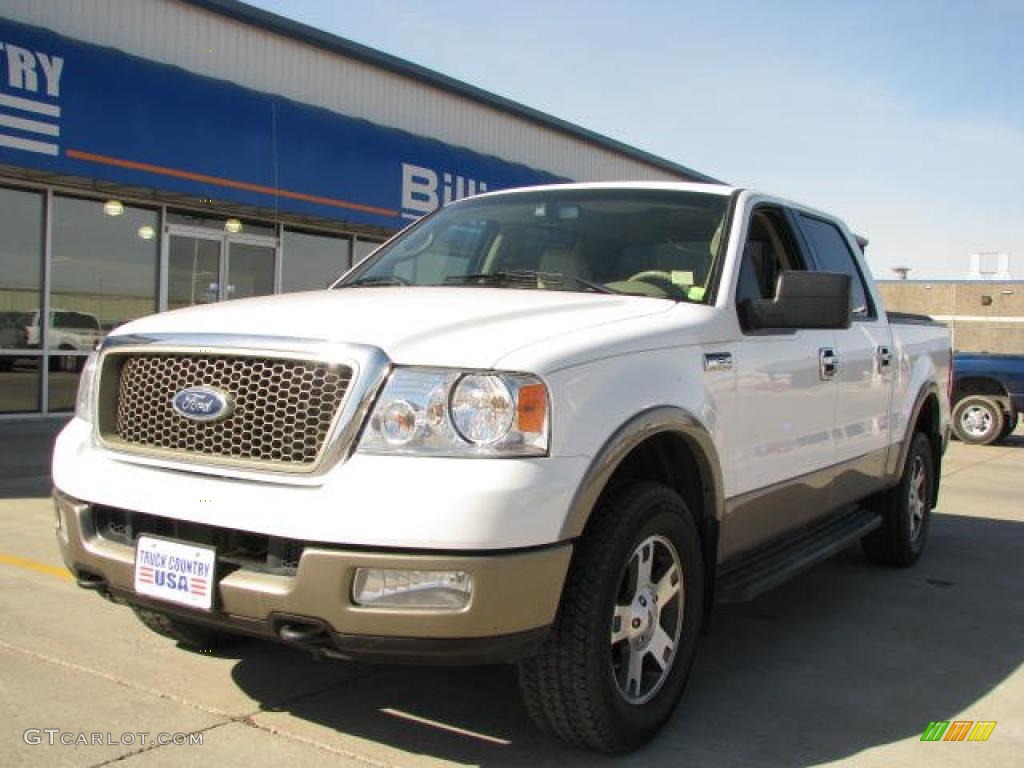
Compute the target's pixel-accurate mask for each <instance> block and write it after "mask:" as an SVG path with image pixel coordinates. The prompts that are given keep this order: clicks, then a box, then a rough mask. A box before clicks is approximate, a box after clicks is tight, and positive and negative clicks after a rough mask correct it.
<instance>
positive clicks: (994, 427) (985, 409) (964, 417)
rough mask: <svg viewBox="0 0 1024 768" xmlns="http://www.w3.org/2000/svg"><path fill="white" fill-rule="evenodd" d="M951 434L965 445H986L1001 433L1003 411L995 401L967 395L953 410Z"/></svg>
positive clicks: (996, 438)
mask: <svg viewBox="0 0 1024 768" xmlns="http://www.w3.org/2000/svg"><path fill="white" fill-rule="evenodd" d="M952 421H953V432H954V433H955V434H956V436H957V437H958V438H959V439H960V440H961V441H962V442H965V443H973V444H975V445H988V444H990V443H994V442H995V441H996V440H998V439H999V437H1000V435H1001V434H1002V431H1003V409H1002V407H1001V406H1000V405H999V403H997V402H996V401H995V400H993V399H992V398H990V397H983V396H981V395H969V396H967V397H965V398H964V399H962V400H960V401H959V402H958V403H957V404H956V406H955V407H954V408H953V419H952Z"/></svg>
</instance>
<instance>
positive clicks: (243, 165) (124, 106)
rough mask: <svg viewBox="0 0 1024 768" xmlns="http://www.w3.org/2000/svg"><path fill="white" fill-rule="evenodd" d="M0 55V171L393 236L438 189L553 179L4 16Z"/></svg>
mask: <svg viewBox="0 0 1024 768" xmlns="http://www.w3.org/2000/svg"><path fill="white" fill-rule="evenodd" d="M0 44H2V46H3V47H2V48H0V163H5V164H10V165H15V166H21V167H26V168H36V169H42V170H46V171H54V172H58V173H62V174H69V175H75V176H84V177H87V178H93V179H102V180H106V181H112V182H119V183H124V184H130V185H133V186H144V187H150V188H154V189H159V190H167V191H173V192H181V193H185V194H188V195H193V196H196V197H199V198H213V199H219V200H229V201H233V202H238V203H244V204H248V205H256V206H260V207H264V208H274V207H275V206H276V207H277V208H278V209H279V210H281V211H282V212H292V213H297V214H307V215H313V216H320V217H325V218H330V219H337V220H343V221H350V222H355V223H363V224H371V225H377V226H382V227H387V228H390V229H397V228H399V227H401V226H403V225H404V224H406V223H408V219H409V218H410V217H412V216H414V215H418V214H421V213H423V212H424V211H425V210H427V209H429V208H431V207H432V205H433V202H434V199H435V197H436V199H439V200H444V199H445V192H446V187H447V188H448V189H451V190H455V191H454V192H453V193H452V195H453V196H455V197H458V196H461V195H460V194H459V192H458V190H466V189H472V188H473V187H475V186H477V185H486V187H487V188H488V189H492V190H493V189H500V188H506V187H514V186H522V185H528V184H538V183H548V182H552V181H560V180H562V179H560V178H559V177H556V176H553V175H551V174H549V173H545V172H542V171H537V170H534V169H531V168H528V167H526V166H523V165H518V164H514V163H508V162H505V161H502V160H500V159H498V158H496V157H490V156H486V155H481V154H479V153H476V152H472V151H470V150H467V149H463V148H460V147H454V146H450V145H448V144H444V143H442V142H440V141H435V140H433V139H425V138H422V137H418V136H414V135H412V134H409V133H406V132H403V131H399V130H395V129H392V128H384V127H381V126H378V125H375V124H373V123H370V122H367V121H365V120H358V119H354V118H350V117H345V116H343V115H339V114H337V113H334V112H330V111H328V110H325V109H319V108H315V107H309V106H306V105H303V104H298V103H296V102H294V101H290V100H288V99H284V98H281V97H277V96H271V95H268V94H264V93H259V92H256V91H252V90H249V89H246V88H242V87H240V86H237V85H232V84H230V83H226V82H223V81H219V80H213V79H210V78H207V77H201V76H198V75H194V74H192V73H190V72H187V71H185V70H184V69H180V68H177V67H170V66H166V65H162V64H156V63H154V62H151V61H147V60H145V59H140V58H137V57H134V56H129V55H127V54H124V53H121V52H119V51H116V50H113V49H109V48H102V47H99V46H95V45H88V44H85V43H81V42H78V41H75V40H71V39H69V38H66V37H62V36H60V35H56V34H54V33H52V32H49V31H47V30H44V29H39V28H36V27H28V26H24V25H21V24H16V23H13V22H10V21H7V20H2V19H0ZM55 134H56V135H55ZM275 164H276V168H275ZM445 174H449V176H448V177H447V179H448V182H447V183H446V176H445ZM403 179H404V180H405V183H406V185H407V188H406V189H405V190H404V195H403ZM466 180H471V181H466ZM275 190H278V192H277V193H276V194H275ZM403 206H404V207H405V215H404V216H403Z"/></svg>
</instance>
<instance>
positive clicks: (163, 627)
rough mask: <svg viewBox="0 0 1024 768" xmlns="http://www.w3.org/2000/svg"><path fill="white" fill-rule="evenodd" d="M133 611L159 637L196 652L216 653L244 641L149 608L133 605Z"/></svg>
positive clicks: (234, 635) (236, 636)
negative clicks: (166, 638)
mask: <svg viewBox="0 0 1024 768" xmlns="http://www.w3.org/2000/svg"><path fill="white" fill-rule="evenodd" d="M132 610H133V611H135V615H136V616H138V617H139V621H141V622H142V623H143V624H145V625H146V627H148V628H149V629H151V630H153V631H154V632H156V633H157V634H158V635H163V636H164V637H169V638H170V639H171V640H174V641H176V642H178V643H180V644H181V645H183V646H185V647H186V648H190V649H191V650H194V651H215V650H217V649H219V648H226V647H228V646H230V645H234V644H235V643H237V642H238V641H240V640H241V639H242V636H241V635H236V634H233V633H231V632H223V631H221V630H218V629H212V628H209V627H204V626H201V625H199V624H193V623H192V622H190V621H183V620H182V619H176V618H172V617H170V616H168V615H167V614H165V613H160V612H159V611H152V610H150V609H149V608H141V607H139V606H137V605H133V606H132Z"/></svg>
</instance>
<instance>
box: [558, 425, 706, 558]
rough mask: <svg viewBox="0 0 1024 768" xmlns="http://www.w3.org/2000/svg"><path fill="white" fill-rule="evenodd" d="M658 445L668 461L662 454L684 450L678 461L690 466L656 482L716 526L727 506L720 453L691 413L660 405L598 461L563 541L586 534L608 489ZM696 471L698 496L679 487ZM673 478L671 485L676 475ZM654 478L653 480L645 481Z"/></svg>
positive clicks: (627, 428) (617, 435)
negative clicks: (678, 496)
mask: <svg viewBox="0 0 1024 768" xmlns="http://www.w3.org/2000/svg"><path fill="white" fill-rule="evenodd" d="M653 446H657V447H658V448H660V449H662V450H658V451H656V454H657V455H659V456H660V458H661V460H662V461H664V459H665V458H666V454H665V453H664V449H665V448H667V447H668V446H672V447H673V448H674V449H675V450H680V451H684V452H685V453H683V454H682V455H681V456H680V458H683V459H684V460H686V459H688V460H689V461H690V462H692V465H691V467H689V468H684V469H683V470H682V471H681V472H678V473H673V471H672V468H671V467H659V468H658V470H659V471H660V472H663V473H664V474H665V475H667V477H662V478H657V479H658V480H659V481H660V482H663V483H664V484H666V485H668V486H670V487H672V488H673V489H674V490H676V491H677V492H678V493H679V494H680V495H681V496H682V497H683V498H684V499H685V500H686V501H687V502H688V503H689V504H690V507H691V509H692V510H694V512H697V513H699V516H700V517H701V518H703V519H701V520H697V521H696V522H697V523H698V525H699V526H701V527H703V523H704V522H705V520H707V519H711V520H714V521H715V522H718V521H720V520H721V519H722V511H723V507H724V499H723V484H722V470H721V464H720V463H719V461H718V451H717V450H716V448H715V444H714V442H713V441H712V439H711V435H710V433H709V432H708V430H707V429H706V428H705V427H704V425H703V424H702V423H701V422H700V421H699V420H698V419H697V418H696V417H695V416H693V415H692V414H691V413H689V412H687V411H685V410H683V409H682V408H678V407H675V406H657V407H654V408H650V409H648V410H646V411H642V412H640V413H638V414H637V415H635V416H633V417H632V418H630V419H629V420H628V421H626V422H625V423H624V424H622V425H621V426H620V427H619V428H618V429H617V430H616V431H615V432H614V433H613V434H612V436H611V437H609V438H608V440H606V441H605V443H604V445H603V446H601V449H600V450H599V451H598V452H597V454H596V455H595V456H594V458H593V460H592V461H591V462H590V466H589V467H588V469H587V471H586V473H585V474H584V476H583V480H582V481H581V482H580V485H579V488H577V489H576V494H575V496H574V497H573V500H572V504H571V505H570V508H569V514H568V516H567V518H566V521H565V523H564V525H563V526H562V532H561V533H562V536H561V537H562V538H563V539H573V538H577V537H578V536H580V535H582V534H583V531H584V530H585V529H586V524H587V521H588V520H589V519H590V514H591V513H592V512H593V510H594V507H595V506H597V502H598V500H599V499H600V498H601V496H602V494H604V493H605V491H606V490H608V488H609V484H610V483H611V482H612V481H613V480H614V479H615V477H616V475H617V474H618V473H619V472H620V470H622V469H623V468H624V467H627V466H629V461H630V460H631V459H632V460H635V459H636V457H637V456H639V455H640V454H641V453H642V452H644V451H647V450H650V449H651V448H652V447H653ZM692 471H696V473H697V475H698V478H697V479H698V481H699V484H700V488H699V492H698V494H697V496H696V497H695V496H694V488H693V487H692V485H690V486H683V487H679V481H680V480H681V479H685V478H687V476H688V475H689V474H690V472H692ZM673 474H674V475H675V480H674V481H673V479H671V478H672V476H673ZM647 479H655V478H647Z"/></svg>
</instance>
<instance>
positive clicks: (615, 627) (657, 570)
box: [611, 536, 686, 705]
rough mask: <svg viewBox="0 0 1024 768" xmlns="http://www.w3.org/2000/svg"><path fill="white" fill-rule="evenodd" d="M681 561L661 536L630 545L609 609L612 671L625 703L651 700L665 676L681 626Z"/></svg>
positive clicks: (671, 660) (682, 604)
mask: <svg viewBox="0 0 1024 768" xmlns="http://www.w3.org/2000/svg"><path fill="white" fill-rule="evenodd" d="M685 599H686V596H685V594H684V590H683V569H682V562H681V561H680V559H679V554H678V553H677V552H676V549H675V547H674V546H673V545H672V542H670V541H669V540H668V539H666V538H665V537H664V536H649V537H647V538H646V539H644V540H643V541H642V542H640V544H639V545H638V546H637V548H636V549H635V550H633V554H632V556H631V557H630V559H629V562H628V563H627V565H626V568H625V570H624V571H623V573H622V576H621V578H620V580H619V590H618V595H617V598H616V601H615V607H614V609H613V611H612V626H611V657H612V675H613V677H614V678H615V684H616V685H617V686H618V689H619V693H620V694H622V697H623V698H624V699H625V700H626V701H627V702H628V703H629V704H634V705H638V704H644V703H645V702H647V701H650V700H651V699H652V698H653V697H654V695H655V694H656V693H657V692H658V690H659V689H660V688H661V686H662V685H663V684H664V683H665V680H666V679H667V678H668V674H669V672H670V671H671V669H672V662H673V660H674V659H675V652H676V646H677V645H678V644H679V635H680V631H681V630H682V627H683V606H684V602H685Z"/></svg>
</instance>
